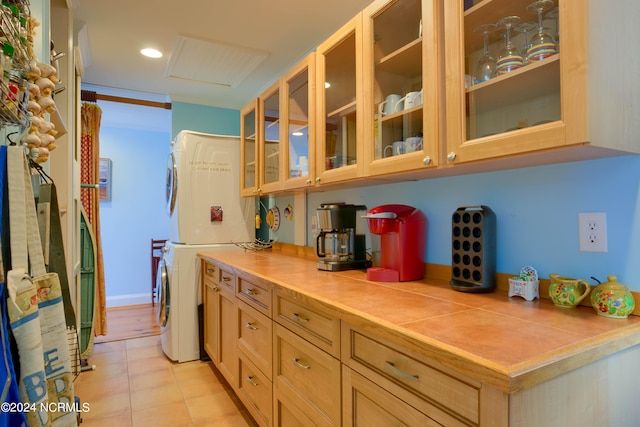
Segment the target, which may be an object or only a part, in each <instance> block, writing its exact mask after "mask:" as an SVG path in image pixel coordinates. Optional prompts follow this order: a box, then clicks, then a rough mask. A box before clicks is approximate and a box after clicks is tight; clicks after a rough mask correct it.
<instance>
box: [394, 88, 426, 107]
mask: <svg viewBox="0 0 640 427" xmlns="http://www.w3.org/2000/svg"><path fill="white" fill-rule="evenodd" d="M418 105H422V90H420V91H416V92H409V93H407V94H406V95H405V96H404V97H403V98H401V99H400V100H399V101H398V102H397V103H396V111H402V110H408V109H410V108H413V107H417V106H418Z"/></svg>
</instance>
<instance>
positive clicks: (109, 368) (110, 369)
mask: <svg viewBox="0 0 640 427" xmlns="http://www.w3.org/2000/svg"><path fill="white" fill-rule="evenodd" d="M127 375H128V370H127V364H126V363H102V364H100V365H96V368H95V369H94V370H92V371H84V372H82V373H81V374H80V377H81V378H82V382H83V384H84V383H88V382H94V381H107V380H110V379H113V378H120V377H126V376H127Z"/></svg>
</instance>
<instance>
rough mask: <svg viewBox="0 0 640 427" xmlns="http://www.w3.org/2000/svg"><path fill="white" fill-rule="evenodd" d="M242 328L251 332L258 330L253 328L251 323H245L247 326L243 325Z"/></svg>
mask: <svg viewBox="0 0 640 427" xmlns="http://www.w3.org/2000/svg"><path fill="white" fill-rule="evenodd" d="M244 327H245V328H247V329H251V330H252V331H257V330H258V328H256V327H255V326H253V323H251V322H247V324H246V325H244Z"/></svg>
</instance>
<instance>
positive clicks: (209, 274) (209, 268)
mask: <svg viewBox="0 0 640 427" xmlns="http://www.w3.org/2000/svg"><path fill="white" fill-rule="evenodd" d="M217 271H218V267H217V266H216V265H215V264H214V263H211V262H209V261H202V276H203V277H204V279H205V280H207V279H208V280H211V281H213V282H215V281H216V280H217V274H216V273H217Z"/></svg>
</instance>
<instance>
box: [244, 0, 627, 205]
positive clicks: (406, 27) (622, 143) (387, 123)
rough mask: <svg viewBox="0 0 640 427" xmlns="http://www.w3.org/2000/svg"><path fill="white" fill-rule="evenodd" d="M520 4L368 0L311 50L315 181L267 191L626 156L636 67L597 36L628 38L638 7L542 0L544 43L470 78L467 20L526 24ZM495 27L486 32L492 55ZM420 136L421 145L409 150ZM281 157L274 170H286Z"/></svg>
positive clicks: (474, 54)
mask: <svg viewBox="0 0 640 427" xmlns="http://www.w3.org/2000/svg"><path fill="white" fill-rule="evenodd" d="M532 2H533V1H532V0H476V1H474V2H473V3H475V5H474V6H472V7H470V8H468V9H467V10H465V9H464V2H462V1H443V0H376V1H374V2H372V3H371V5H370V6H368V7H367V8H365V9H364V10H363V11H362V12H361V13H359V14H358V15H356V16H355V17H354V18H353V19H352V20H350V21H349V22H347V23H346V24H345V25H344V26H343V27H342V28H340V29H339V30H338V31H336V32H335V33H334V34H333V35H332V36H330V37H329V38H328V39H327V40H326V41H324V42H323V43H321V44H320V45H319V46H318V47H317V48H316V52H315V75H316V77H315V85H316V99H315V101H314V104H315V110H316V113H315V115H312V114H311V111H312V110H313V108H309V112H310V115H309V123H310V125H311V124H313V122H314V121H315V125H316V138H315V139H316V141H315V143H316V149H315V151H314V152H313V154H309V157H308V162H309V164H314V165H315V182H314V183H313V185H312V183H311V182H308V181H307V180H304V181H303V180H300V181H296V180H291V185H290V186H289V185H284V186H282V185H280V186H279V187H271V188H270V189H269V190H268V192H279V191H283V190H286V189H300V188H306V189H308V190H310V191H313V190H314V187H318V186H323V185H332V184H336V183H347V185H348V186H354V187H355V186H358V185H360V184H361V183H362V180H363V179H368V180H375V179H377V178H379V179H380V180H381V182H382V181H399V180H403V179H421V178H428V177H431V176H445V175H455V174H463V173H468V172H470V171H471V172H480V171H490V170H497V169H508V168H516V167H521V166H534V165H542V164H550V163H559V162H567V161H573V160H583V159H593V158H598V157H610V156H616V155H622V154H625V153H640V143H639V142H638V141H640V127H638V126H637V125H636V121H635V120H634V117H637V116H639V115H640V103H639V102H638V88H639V87H640V86H639V84H638V79H637V75H638V72H639V70H638V66H637V64H636V63H634V62H633V61H632V62H631V63H629V61H628V58H627V51H628V50H627V49H624V48H620V47H619V46H620V45H619V44H616V48H611V42H610V41H611V40H621V41H628V40H637V39H638V38H640V26H638V25H637V24H636V23H635V22H633V21H632V19H631V18H630V17H632V16H638V15H639V14H640V5H639V4H638V3H637V2H624V3H622V4H620V5H616V7H611V6H609V5H607V4H605V3H603V2H598V1H595V0H553V2H552V6H553V7H556V8H557V9H556V10H557V12H555V13H554V14H553V15H551V14H550V12H551V11H548V10H545V11H544V12H543V13H544V16H545V18H544V20H543V25H544V27H545V28H547V29H548V31H550V32H551V33H552V34H553V35H555V36H556V38H558V40H559V41H560V43H559V50H558V52H557V53H556V54H554V55H551V56H549V57H547V58H546V59H543V60H540V61H531V62H530V63H528V64H527V65H525V66H522V67H521V68H519V69H517V70H513V71H511V72H508V73H504V74H501V75H496V76H494V77H493V78H491V79H490V80H488V81H478V82H477V83H476V82H475V80H476V79H475V77H474V74H476V72H475V68H476V65H477V63H478V60H479V58H480V57H481V56H482V55H483V53H484V44H483V40H484V38H483V35H482V34H481V33H479V32H478V31H477V30H476V29H477V28H478V27H479V26H480V25H482V24H495V23H497V22H498V21H500V20H501V19H502V18H505V17H506V16H512V15H513V16H518V17H519V19H520V23H524V22H525V21H529V22H530V21H534V22H535V21H537V16H536V15H535V14H533V13H531V11H530V10H528V9H527V7H528V6H529V5H530V4H531V3H532ZM504 32H505V30H504V29H500V30H498V31H496V32H494V33H493V34H491V35H490V38H489V39H488V41H489V43H488V48H489V52H490V54H491V55H492V56H493V57H494V58H496V59H497V58H498V57H499V56H500V51H501V50H502V47H503V46H504V45H505V41H504V37H503V33H504ZM532 32H533V33H535V32H536V30H533V31H531V30H530V31H529V32H528V33H526V37H525V34H523V33H521V32H518V31H515V30H512V31H511V33H512V36H513V37H512V39H513V42H514V44H516V45H517V47H518V48H520V47H521V46H522V47H523V48H524V40H525V39H529V38H530V37H531V33H532ZM445 35H446V37H445ZM525 62H526V61H525ZM611 64H614V65H613V66H612V65H611ZM622 64H624V65H622ZM308 70H309V71H311V64H309V68H308ZM309 76H311V73H310V74H309ZM420 91H421V92H422V103H421V104H420V105H416V103H415V102H414V103H413V105H409V106H408V108H404V107H405V102H406V99H404V100H403V101H401V102H400V103H397V102H396V103H397V104H398V107H397V109H394V110H391V111H388V112H381V111H379V107H380V105H381V104H382V103H383V102H384V101H385V100H386V99H387V97H389V95H399V96H400V97H404V96H405V95H407V94H409V93H412V92H414V93H415V92H420ZM280 99H282V98H280ZM282 102H286V101H282ZM384 105H385V106H384V107H383V110H385V109H386V108H387V106H388V104H384ZM281 108H282V105H281ZM396 110H397V111H396ZM420 134H422V145H419V146H416V147H415V148H410V147H411V144H409V143H408V142H407V141H408V139H409V138H415V137H416V136H417V135H420ZM415 141H417V140H416V139H412V142H415ZM394 143H396V146H395V148H394ZM407 151H409V152H407ZM263 161H264V160H263ZM287 161H288V163H286V164H285V163H283V164H282V165H281V166H280V169H282V170H281V171H280V172H282V173H283V175H284V172H286V171H289V172H290V170H294V171H295V170H297V169H296V165H295V161H293V163H292V160H291V158H289V159H288V160H287ZM463 165H469V166H468V167H464V166H463ZM451 166H456V167H455V168H452V167H451ZM291 168H293V169H291ZM282 179H284V178H281V180H282ZM309 179H310V180H313V174H310V175H309ZM288 180H290V178H287V179H286V181H288ZM286 181H285V182H286ZM263 193H264V191H263ZM246 194H248V193H243V195H246Z"/></svg>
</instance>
